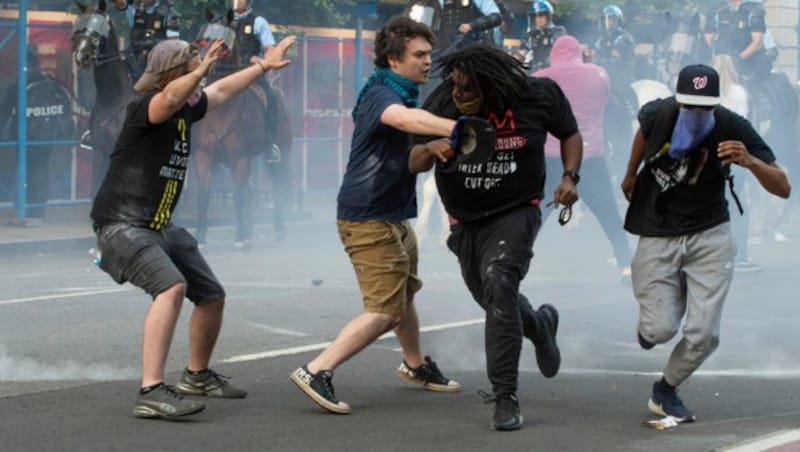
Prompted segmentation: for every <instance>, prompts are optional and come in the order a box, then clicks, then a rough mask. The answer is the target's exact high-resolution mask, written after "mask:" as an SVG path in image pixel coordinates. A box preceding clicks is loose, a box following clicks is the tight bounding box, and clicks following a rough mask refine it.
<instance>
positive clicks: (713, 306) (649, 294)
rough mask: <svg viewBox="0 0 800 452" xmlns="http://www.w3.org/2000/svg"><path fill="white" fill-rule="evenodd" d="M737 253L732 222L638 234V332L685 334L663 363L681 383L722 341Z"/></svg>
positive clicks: (659, 337) (661, 337)
mask: <svg viewBox="0 0 800 452" xmlns="http://www.w3.org/2000/svg"><path fill="white" fill-rule="evenodd" d="M735 255H736V246H735V245H734V241H733V235H732V233H731V227H730V223H723V224H720V225H718V226H715V227H713V228H711V229H707V230H705V231H702V232H699V233H696V234H691V235H685V236H678V237H640V238H639V244H638V245H637V247H636V252H635V254H634V256H633V260H632V262H631V270H632V275H631V276H632V281H633V292H634V295H635V297H636V300H637V301H638V302H639V325H638V327H639V333H641V335H642V336H643V337H644V338H645V339H646V340H647V341H648V342H651V343H653V344H661V343H664V342H667V341H669V340H670V339H672V338H673V337H674V336H675V334H677V332H678V328H680V326H681V321H682V319H683V317H684V314H685V315H686V322H685V324H684V325H683V338H682V339H681V341H680V342H678V344H677V345H676V346H675V348H674V349H673V350H672V355H670V357H669V360H668V361H667V365H666V367H665V368H664V379H665V380H666V381H667V383H669V384H671V385H673V386H678V385H679V384H681V383H683V382H684V381H685V380H686V379H687V378H689V376H690V375H692V373H694V371H695V370H697V368H698V367H700V365H701V364H702V363H703V361H705V360H706V358H708V356H709V355H711V353H712V352H713V351H714V350H716V348H717V346H718V345H719V330H720V318H721V317H722V305H723V303H724V301H725V297H726V296H727V294H728V289H729V288H730V285H731V281H732V279H733V259H734V256H735Z"/></svg>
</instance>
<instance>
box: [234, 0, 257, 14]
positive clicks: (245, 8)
mask: <svg viewBox="0 0 800 452" xmlns="http://www.w3.org/2000/svg"><path fill="white" fill-rule="evenodd" d="M228 4H229V6H230V8H231V9H232V10H233V14H234V15H235V16H236V17H244V16H246V15H248V14H250V13H251V12H252V11H253V1H252V0H228Z"/></svg>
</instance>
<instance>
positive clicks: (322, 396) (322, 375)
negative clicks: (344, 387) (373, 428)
mask: <svg viewBox="0 0 800 452" xmlns="http://www.w3.org/2000/svg"><path fill="white" fill-rule="evenodd" d="M332 378H333V372H332V371H330V370H321V371H319V372H317V373H316V374H312V373H311V372H309V371H308V367H306V366H302V367H298V368H297V370H295V371H294V372H292V373H291V374H290V375H289V379H290V380H292V381H293V382H294V383H295V384H296V385H297V386H298V387H299V388H300V389H302V390H303V392H305V393H306V395H307V396H309V397H311V400H313V401H314V402H316V403H317V405H319V406H321V407H322V408H325V409H326V410H328V411H330V412H331V413H336V414H347V413H349V412H350V405H348V404H346V403H344V402H341V401H339V399H337V398H336V395H335V394H334V392H333V383H331V379H332Z"/></svg>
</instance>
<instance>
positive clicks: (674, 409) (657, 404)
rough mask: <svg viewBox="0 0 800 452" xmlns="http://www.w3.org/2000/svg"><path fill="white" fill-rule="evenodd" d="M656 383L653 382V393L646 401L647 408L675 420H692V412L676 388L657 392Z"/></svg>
mask: <svg viewBox="0 0 800 452" xmlns="http://www.w3.org/2000/svg"><path fill="white" fill-rule="evenodd" d="M657 385H658V382H655V383H654V384H653V395H652V396H650V400H648V401H647V408H649V409H650V411H652V412H653V413H655V414H658V415H659V416H672V418H674V419H675V422H693V421H694V419H695V418H694V413H692V412H691V410H689V409H688V408H686V406H685V405H684V404H683V400H681V398H680V397H678V390H677V389H675V390H673V391H669V392H659V391H657V390H656V388H657Z"/></svg>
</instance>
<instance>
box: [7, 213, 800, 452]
mask: <svg viewBox="0 0 800 452" xmlns="http://www.w3.org/2000/svg"><path fill="white" fill-rule="evenodd" d="M551 220H553V219H552V218H551ZM790 230H792V231H796V232H800V227H798V225H797V224H793V225H792V227H791V228H790ZM214 234H217V236H218V237H221V236H223V235H224V236H227V235H229V234H230V231H226V230H224V229H219V230H217V231H216V232H213V233H212V236H211V240H214ZM797 236H798V237H800V234H798V235H797ZM337 240H338V239H337V238H336V233H335V226H334V224H333V223H332V222H324V223H309V224H295V225H292V227H291V228H290V232H289V237H288V239H287V240H286V241H284V242H274V241H272V240H271V239H270V237H269V234H268V233H265V234H264V237H262V239H261V240H259V241H258V242H256V244H255V247H254V249H253V250H252V251H250V252H247V253H242V252H235V251H232V250H230V249H229V245H228V243H229V242H228V240H227V239H226V240H219V241H217V242H212V244H211V245H210V246H209V248H208V249H207V250H206V255H207V257H208V259H209V261H210V263H211V265H212V268H214V269H215V271H216V272H217V273H218V276H219V277H220V279H221V280H222V282H223V284H224V285H225V286H226V289H227V291H228V294H229V298H228V305H227V310H226V319H225V325H224V327H223V331H222V336H221V339H220V342H219V344H218V347H217V350H216V353H215V357H214V367H215V368H216V369H217V370H218V371H220V372H221V373H223V374H225V375H229V376H231V377H232V378H233V380H232V382H233V383H235V384H237V385H240V386H242V387H245V388H246V389H248V390H249V395H248V397H247V398H246V399H243V400H209V401H208V407H207V409H206V410H205V411H204V412H202V413H200V414H198V415H195V416H192V417H189V418H186V419H185V420H182V421H176V422H164V421H152V420H141V419H135V418H133V417H132V415H131V410H132V408H133V401H134V398H135V393H136V389H137V388H138V376H139V359H140V347H141V345H140V344H141V337H140V336H141V327H142V325H141V323H142V319H143V317H144V314H145V312H146V309H147V307H148V300H147V296H146V295H145V294H144V293H143V292H141V291H140V290H139V289H136V288H133V287H130V286H118V285H116V284H115V283H113V282H112V281H111V280H110V278H108V277H107V276H106V275H105V274H104V273H102V272H101V271H100V270H98V269H97V268H96V267H95V266H94V264H93V262H92V259H93V258H92V256H90V255H89V250H88V249H83V248H79V247H76V248H75V249H69V248H65V249H61V250H58V251H54V252H52V253H46V254H29V255H24V254H23V255H19V256H16V257H6V256H4V258H3V259H2V261H0V413H3V422H2V424H0V450H2V451H17V450H20V451H27V450H37V451H49V450H54V451H55V450H58V451H63V450H82V451H83V450H86V451H94V450H97V451H109V450H114V451H140V450H160V451H166V450H192V449H201V448H202V449H204V450H234V451H250V450H253V451H256V450H281V451H282V450H312V449H313V450H326V451H327V450H425V451H427V450H435V451H449V450H453V451H456V450H458V451H463V450H498V451H505V450H537V451H540V450H541V451H551V450H552V451H573V450H574V451H584V450H593V451H652V450H667V451H696V450H717V449H724V448H726V447H728V446H731V445H734V444H737V443H740V442H742V441H747V440H750V439H753V438H756V437H758V436H760V435H765V434H769V433H772V432H776V431H780V430H789V429H796V428H797V427H798V426H800V403H798V400H800V388H799V387H798V384H797V383H798V380H799V379H800V349H798V346H797V344H798V335H799V334H800V333H798V328H797V323H798V320H799V317H800V316H798V313H800V311H799V310H798V306H797V300H798V296H797V287H798V285H797V280H798V277H800V272H798V270H797V262H798V259H797V255H798V251H800V245H798V242H797V241H794V242H790V243H776V242H772V241H764V242H762V243H760V244H758V245H754V246H753V247H752V249H751V255H752V257H753V259H754V260H756V261H757V262H758V263H759V264H761V265H762V267H763V268H764V270H763V271H762V272H760V273H752V274H737V275H736V278H735V280H734V284H733V288H732V290H731V293H730V295H729V297H728V300H727V305H726V311H725V315H724V318H723V324H722V339H721V345H720V348H719V349H718V351H717V352H716V353H715V354H714V355H713V356H712V357H711V358H710V359H709V360H708V361H707V362H706V364H705V365H704V366H703V367H702V368H701V370H700V372H699V373H698V374H696V375H695V376H693V377H692V378H691V379H690V380H689V381H688V382H687V383H686V384H685V385H684V387H682V392H681V395H682V397H683V399H684V401H685V402H686V404H687V405H688V406H689V407H690V408H692V409H693V410H694V411H695V413H696V415H697V418H698V421H697V422H695V423H693V424H686V425H681V426H679V427H678V428H675V429H670V430H666V431H656V430H653V429H650V428H647V427H644V426H642V423H643V422H645V421H647V420H650V419H654V416H652V415H650V414H649V413H648V411H647V408H646V403H647V399H648V397H649V391H650V387H651V384H652V382H653V381H654V380H655V379H657V378H658V376H659V374H660V371H661V369H662V367H663V364H664V362H665V361H666V359H667V356H668V354H669V351H670V350H671V345H673V344H674V341H673V342H672V343H670V344H668V345H667V346H659V347H656V348H655V349H654V350H651V351H644V350H641V349H640V348H638V346H637V345H636V343H635V337H634V329H635V322H636V316H637V306H636V303H635V301H634V299H633V296H632V292H631V289H630V288H629V287H627V286H625V285H623V284H621V282H620V280H619V275H618V272H617V270H616V269H615V268H614V267H612V266H611V265H609V264H608V262H607V260H608V258H609V257H610V256H611V248H610V246H609V245H608V244H607V242H606V241H605V239H604V237H603V236H602V234H601V233H600V229H599V226H597V224H596V223H595V222H594V221H593V220H592V219H591V218H584V219H583V221H582V222H581V225H580V226H579V227H578V228H577V229H575V230H571V231H569V230H566V229H563V228H560V227H559V226H558V225H557V224H555V222H554V221H551V222H550V223H548V225H546V226H545V228H544V229H543V230H542V232H541V234H540V236H539V239H538V241H537V245H536V249H535V252H536V256H535V258H534V262H533V267H532V269H531V271H530V273H529V276H528V278H527V279H526V280H525V281H524V282H523V285H522V290H523V292H524V293H526V294H527V295H528V297H529V298H531V300H532V302H534V303H542V302H549V303H553V304H554V305H556V306H557V307H558V309H559V310H560V313H561V323H560V328H559V337H558V339H559V344H560V345H561V350H562V356H563V364H562V368H561V372H560V374H559V375H558V376H557V377H556V378H554V379H545V378H543V377H542V376H541V375H539V374H538V371H537V370H536V365H535V361H534V359H533V347H532V346H531V344H525V347H524V349H523V361H522V371H523V372H522V375H521V378H520V392H519V396H520V400H521V407H522V411H523V415H524V416H525V425H524V427H523V429H522V430H520V431H518V432H511V433H497V432H492V431H490V429H489V420H490V416H491V405H484V404H483V403H482V400H481V399H480V397H479V396H478V395H477V391H478V390H485V391H488V390H489V389H490V386H489V384H488V381H487V379H486V376H485V370H484V358H483V325H482V312H481V311H480V310H479V309H478V308H477V306H476V305H475V304H474V302H472V301H471V299H470V298H469V296H468V294H467V291H466V289H465V288H464V285H463V282H462V281H461V278H460V275H459V273H458V269H457V263H456V260H455V258H454V257H453V256H452V255H450V254H449V253H447V252H445V251H444V250H442V249H439V248H436V247H433V248H430V247H429V248H425V249H424V250H423V252H422V254H421V264H420V266H421V274H422V276H423V279H424V282H425V287H424V288H423V290H422V292H421V293H420V295H419V297H418V301H417V304H418V309H419V311H420V319H421V323H422V325H423V328H424V331H425V332H424V333H423V346H424V349H425V352H426V353H427V354H430V355H431V356H432V357H433V358H434V360H436V361H437V362H438V364H439V366H440V368H442V369H443V370H444V372H445V373H446V374H447V375H448V376H450V377H451V378H454V379H456V380H458V381H460V382H461V383H462V385H463V386H464V391H463V392H461V393H458V394H439V393H432V392H427V391H425V390H422V389H420V388H417V387H411V386H409V385H408V384H406V383H405V382H403V381H401V380H399V379H398V378H397V377H396V376H395V374H394V369H395V368H396V367H397V365H398V364H399V363H400V360H401V355H400V353H399V350H398V348H397V342H396V340H395V339H394V338H392V337H388V338H385V339H381V340H379V341H378V342H376V343H375V344H374V345H373V346H371V347H370V348H368V349H367V350H365V351H364V352H362V353H361V354H359V355H357V356H356V357H355V358H353V359H352V360H351V361H349V362H347V363H345V364H344V365H343V366H342V367H340V369H338V370H337V372H336V376H335V378H334V384H335V386H336V391H337V395H338V396H339V398H340V399H343V400H345V401H347V402H348V403H350V404H351V405H352V407H353V413H352V414H350V415H347V416H337V415H330V414H327V413H325V412H323V411H322V410H321V409H320V408H318V407H317V406H316V405H314V404H313V403H312V402H311V401H310V400H309V399H307V398H306V397H305V396H304V395H303V394H301V393H300V392H299V391H298V390H297V389H296V388H295V387H294V385H293V384H292V383H291V382H290V381H289V380H288V374H289V372H291V371H292V370H293V369H294V368H296V367H297V366H299V365H301V364H304V363H305V362H307V361H308V360H310V359H311V358H312V357H313V356H314V354H315V353H317V352H318V350H319V349H321V347H324V344H325V343H327V342H328V341H330V340H331V339H332V338H333V337H335V335H336V333H337V332H338V331H339V329H340V328H341V327H342V326H343V325H344V324H345V323H346V322H347V321H348V320H349V319H350V318H352V317H353V316H354V315H356V314H357V313H358V312H360V301H359V294H358V289H357V287H356V284H355V279H354V277H353V274H352V269H351V267H350V265H349V262H348V261H347V258H346V255H345V254H344V252H343V251H342V250H341V245H340V244H339V243H338V241H337ZM215 243H216V244H215ZM315 279H318V280H322V283H321V284H320V285H314V284H313V283H312V280H315ZM190 308H191V306H190V304H188V303H187V305H186V307H185V309H184V311H183V313H182V317H181V321H180V323H179V326H178V330H177V332H176V337H175V340H174V342H173V349H172V353H171V355H170V359H169V363H168V371H169V378H170V379H173V380H174V379H177V378H178V376H179V374H180V370H181V369H182V368H183V366H184V365H185V363H186V359H187V322H188V314H189V313H190Z"/></svg>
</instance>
